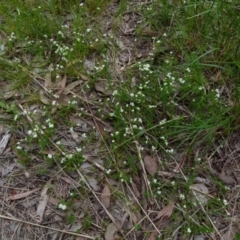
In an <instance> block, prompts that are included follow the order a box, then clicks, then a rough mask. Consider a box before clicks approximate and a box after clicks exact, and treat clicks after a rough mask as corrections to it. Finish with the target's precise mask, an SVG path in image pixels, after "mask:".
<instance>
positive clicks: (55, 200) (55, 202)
mask: <svg viewBox="0 0 240 240" xmlns="http://www.w3.org/2000/svg"><path fill="white" fill-rule="evenodd" d="M48 202H50V203H51V204H53V205H55V206H57V205H58V204H59V203H60V200H59V199H57V198H54V197H49V199H48Z"/></svg>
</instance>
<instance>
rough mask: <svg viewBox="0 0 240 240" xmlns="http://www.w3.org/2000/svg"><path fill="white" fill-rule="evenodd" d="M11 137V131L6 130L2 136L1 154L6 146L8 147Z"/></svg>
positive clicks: (0, 142) (0, 143)
mask: <svg viewBox="0 0 240 240" xmlns="http://www.w3.org/2000/svg"><path fill="white" fill-rule="evenodd" d="M10 137H11V134H10V133H9V132H6V133H5V134H4V136H3V137H2V139H1V141H0V155H2V154H3V152H4V150H5V148H6V147H7V145H8V142H9V139H10Z"/></svg>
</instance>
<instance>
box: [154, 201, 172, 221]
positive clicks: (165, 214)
mask: <svg viewBox="0 0 240 240" xmlns="http://www.w3.org/2000/svg"><path fill="white" fill-rule="evenodd" d="M173 209H174V203H172V202H171V203H169V204H168V205H167V206H165V207H164V208H163V209H162V210H161V211H160V212H159V213H158V215H157V217H156V218H155V219H154V220H153V221H156V220H158V219H160V218H169V217H170V216H171V215H172V213H173Z"/></svg>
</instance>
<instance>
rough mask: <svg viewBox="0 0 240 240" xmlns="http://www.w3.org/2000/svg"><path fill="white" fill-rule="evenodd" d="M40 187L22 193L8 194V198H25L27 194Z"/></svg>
mask: <svg viewBox="0 0 240 240" xmlns="http://www.w3.org/2000/svg"><path fill="white" fill-rule="evenodd" d="M40 189H41V188H35V189H33V190H31V191H28V192H24V193H18V194H15V195H11V196H9V198H8V199H9V200H17V199H21V198H25V197H27V196H29V195H30V194H32V193H34V192H37V191H39V190H40Z"/></svg>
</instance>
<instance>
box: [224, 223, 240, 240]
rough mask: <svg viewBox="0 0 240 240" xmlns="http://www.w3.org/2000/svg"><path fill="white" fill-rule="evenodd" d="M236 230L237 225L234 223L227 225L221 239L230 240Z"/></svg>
mask: <svg viewBox="0 0 240 240" xmlns="http://www.w3.org/2000/svg"><path fill="white" fill-rule="evenodd" d="M237 232H238V227H237V226H236V225H234V226H232V225H230V226H229V230H228V231H227V232H226V233H224V234H223V236H222V239H223V240H232V239H234V238H235V235H236V233H237Z"/></svg>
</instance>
